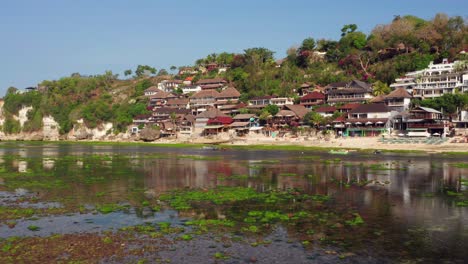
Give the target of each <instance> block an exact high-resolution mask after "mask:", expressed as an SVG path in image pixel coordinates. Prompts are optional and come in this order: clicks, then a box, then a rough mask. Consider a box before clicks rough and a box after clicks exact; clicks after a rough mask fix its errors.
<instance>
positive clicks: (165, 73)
mask: <svg viewBox="0 0 468 264" xmlns="http://www.w3.org/2000/svg"><path fill="white" fill-rule="evenodd" d="M164 75H169V73H168V72H167V70H166V69H161V70H159V72H158V76H164Z"/></svg>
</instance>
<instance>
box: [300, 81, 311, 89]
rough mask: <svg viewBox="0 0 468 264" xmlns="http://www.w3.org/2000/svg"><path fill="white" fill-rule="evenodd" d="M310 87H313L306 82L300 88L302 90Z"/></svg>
mask: <svg viewBox="0 0 468 264" xmlns="http://www.w3.org/2000/svg"><path fill="white" fill-rule="evenodd" d="M310 86H311V84H310V83H308V82H305V83H303V84H302V85H301V86H300V87H301V88H309V87H310Z"/></svg>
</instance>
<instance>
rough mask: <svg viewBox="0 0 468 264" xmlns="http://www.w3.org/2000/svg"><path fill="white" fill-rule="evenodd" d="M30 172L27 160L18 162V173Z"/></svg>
mask: <svg viewBox="0 0 468 264" xmlns="http://www.w3.org/2000/svg"><path fill="white" fill-rule="evenodd" d="M27 171H28V162H27V161H25V160H20V161H19V162H18V172H27Z"/></svg>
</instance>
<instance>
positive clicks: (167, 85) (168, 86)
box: [158, 80, 182, 93]
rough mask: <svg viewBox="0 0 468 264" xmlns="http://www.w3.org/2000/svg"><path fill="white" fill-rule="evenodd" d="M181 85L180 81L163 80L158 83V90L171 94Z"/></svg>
mask: <svg viewBox="0 0 468 264" xmlns="http://www.w3.org/2000/svg"><path fill="white" fill-rule="evenodd" d="M181 84H182V81H181V80H164V81H162V82H160V83H158V89H159V90H161V91H164V92H168V93H170V92H173V91H175V90H176V89H177V88H179V86H180V85H181Z"/></svg>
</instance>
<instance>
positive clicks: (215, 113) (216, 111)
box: [196, 108, 228, 118]
mask: <svg viewBox="0 0 468 264" xmlns="http://www.w3.org/2000/svg"><path fill="white" fill-rule="evenodd" d="M217 116H228V115H226V114H224V113H223V112H221V110H219V109H217V108H212V109H210V110H207V111H205V112H202V113H200V114H198V115H197V116H196V118H215V117H217Z"/></svg>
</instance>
